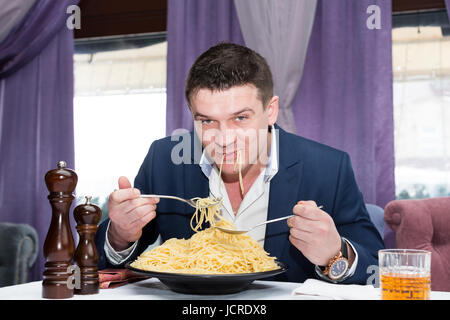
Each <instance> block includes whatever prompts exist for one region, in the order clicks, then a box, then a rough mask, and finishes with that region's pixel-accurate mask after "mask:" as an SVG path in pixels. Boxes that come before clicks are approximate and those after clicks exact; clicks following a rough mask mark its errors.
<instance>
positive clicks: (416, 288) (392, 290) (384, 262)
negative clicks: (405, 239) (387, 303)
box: [378, 249, 431, 300]
mask: <svg viewBox="0 0 450 320" xmlns="http://www.w3.org/2000/svg"><path fill="white" fill-rule="evenodd" d="M378 263H379V267H380V278H381V279H380V284H381V298H382V299H383V300H429V299H430V288H431V274H430V267H431V252H430V251H425V250H414V249H385V250H379V251H378Z"/></svg>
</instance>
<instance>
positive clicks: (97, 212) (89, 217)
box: [73, 197, 102, 294]
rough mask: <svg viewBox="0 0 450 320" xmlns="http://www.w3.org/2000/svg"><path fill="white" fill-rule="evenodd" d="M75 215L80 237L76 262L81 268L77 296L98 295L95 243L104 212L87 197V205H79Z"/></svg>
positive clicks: (74, 212) (76, 290) (76, 289)
mask: <svg viewBox="0 0 450 320" xmlns="http://www.w3.org/2000/svg"><path fill="white" fill-rule="evenodd" d="M73 215H74V217H75V221H76V222H77V231H78V234H79V235H80V241H79V242H78V246H77V250H76V251H75V262H76V264H77V265H78V266H79V267H80V271H81V280H80V288H79V289H78V288H76V287H75V294H95V293H98V289H99V281H98V268H97V263H98V253H97V248H96V247H95V243H94V236H95V233H96V232H97V224H98V222H99V221H100V218H101V217H102V210H101V209H100V208H99V207H97V206H96V205H94V204H92V203H91V197H86V203H85V204H80V205H78V206H77V207H76V208H75V209H74V211H73Z"/></svg>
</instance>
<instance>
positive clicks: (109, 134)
mask: <svg viewBox="0 0 450 320" xmlns="http://www.w3.org/2000/svg"><path fill="white" fill-rule="evenodd" d="M75 48H76V49H75V57H74V61H75V65H74V73H75V98H74V126H75V170H76V172H77V174H78V184H77V189H76V194H77V202H78V203H80V202H82V201H84V196H86V195H91V196H92V197H93V203H95V204H97V205H99V206H100V207H103V209H106V206H105V203H106V200H107V197H108V196H109V194H110V193H111V192H112V191H113V190H114V189H117V188H118V185H117V181H118V178H119V177H120V176H126V177H127V178H128V179H129V180H130V182H131V184H132V185H133V182H134V178H135V176H136V174H137V172H138V170H139V167H140V165H141V164H142V161H143V160H144V158H145V156H146V154H147V152H148V149H149V147H150V145H151V143H152V142H153V141H154V140H156V139H160V138H162V137H164V136H165V123H166V90H165V88H166V51H167V42H166V41H165V37H164V35H156V36H155V35H144V36H139V37H137V36H134V37H113V38H101V39H94V40H92V39H91V40H89V39H88V40H81V41H76V47H75Z"/></svg>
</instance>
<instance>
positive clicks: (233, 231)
mask: <svg viewBox="0 0 450 320" xmlns="http://www.w3.org/2000/svg"><path fill="white" fill-rule="evenodd" d="M317 208H318V209H321V208H323V206H319V207H317ZM291 217H295V214H291V215H289V216H286V217H281V218H276V219H272V220H267V221H264V222H261V223H258V224H257V225H255V226H253V227H251V228H250V229H248V230H233V229H227V228H221V227H216V226H214V228H216V229H219V230H220V231H223V232H226V233H230V234H243V233H247V232H250V231H252V230H253V229H255V228H258V227H260V226H263V225H265V224H268V223H272V222H277V221H281V220H286V219H289V218H291Z"/></svg>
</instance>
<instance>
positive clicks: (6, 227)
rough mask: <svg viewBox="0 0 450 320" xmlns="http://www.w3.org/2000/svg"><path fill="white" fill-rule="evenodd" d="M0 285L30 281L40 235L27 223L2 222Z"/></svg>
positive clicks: (0, 228) (0, 227) (0, 232)
mask: <svg viewBox="0 0 450 320" xmlns="http://www.w3.org/2000/svg"><path fill="white" fill-rule="evenodd" d="M0 245H1V250H0V287H4V286H10V285H15V284H20V283H25V282H27V281H28V273H29V270H30V268H31V267H32V266H33V264H34V262H35V261H36V257H37V254H38V251H39V249H38V235H37V232H36V230H35V229H34V228H33V227H31V226H30V225H27V224H16V223H6V222H2V223H0Z"/></svg>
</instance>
